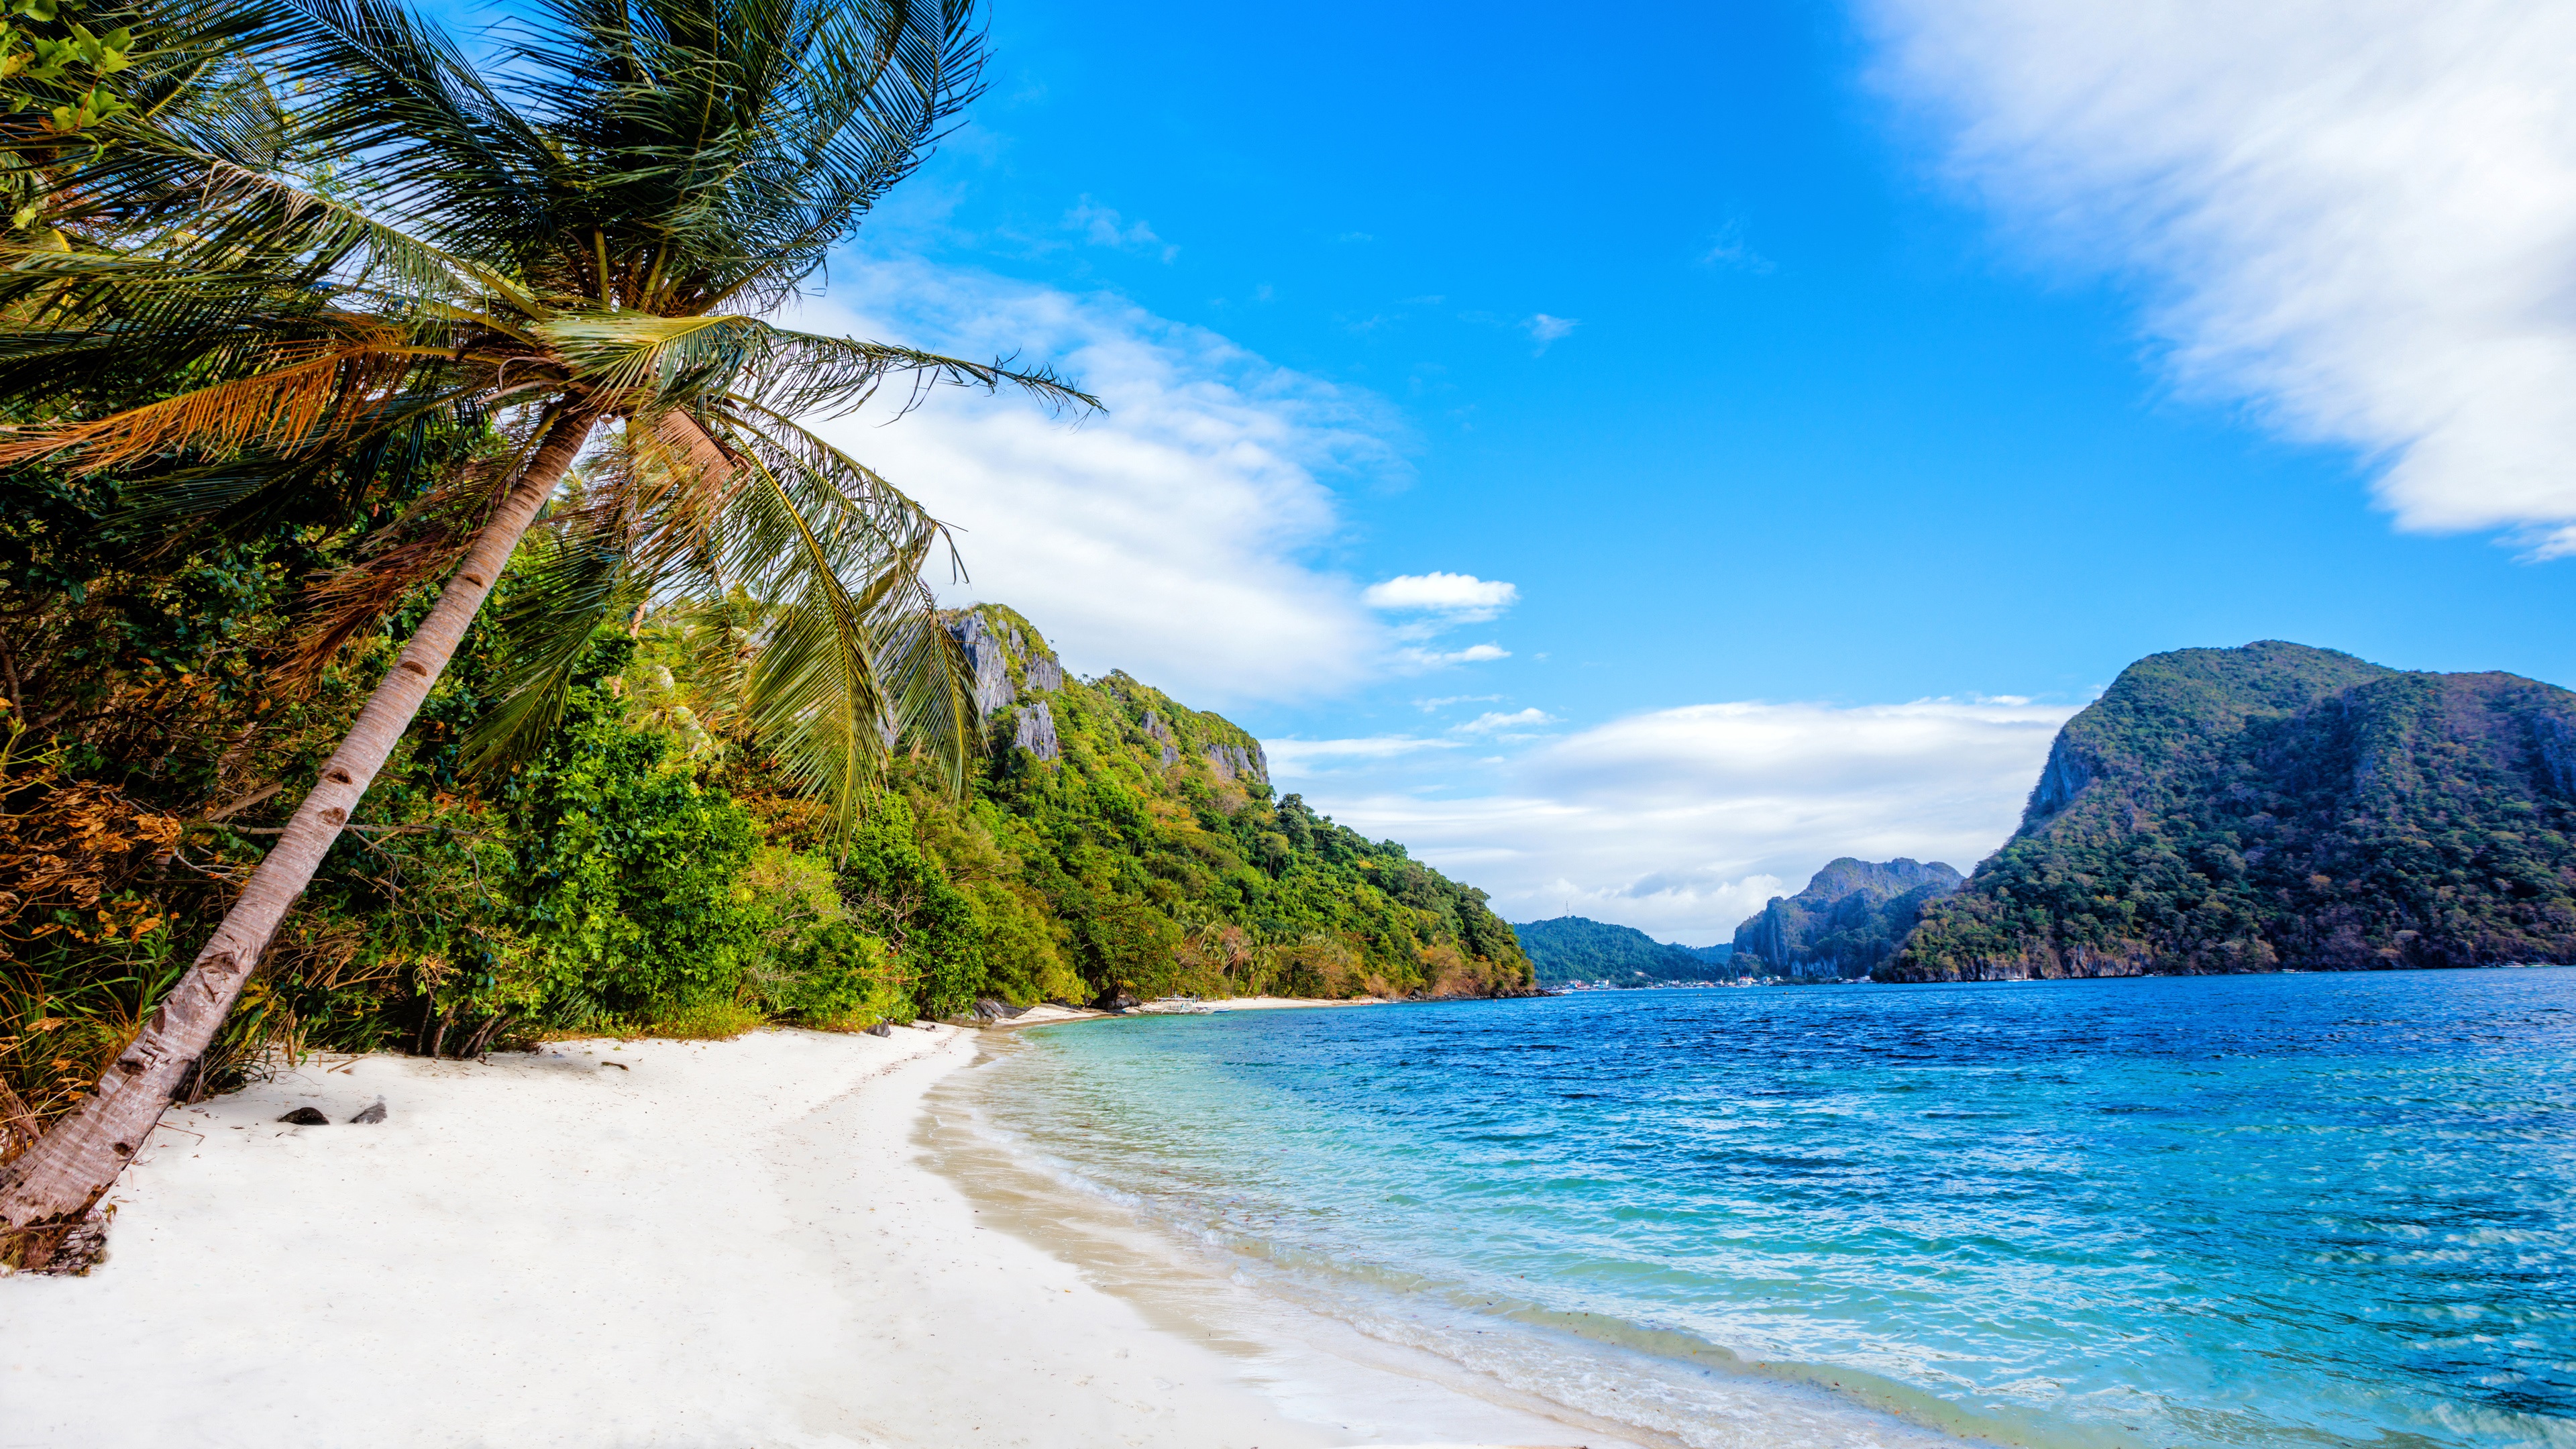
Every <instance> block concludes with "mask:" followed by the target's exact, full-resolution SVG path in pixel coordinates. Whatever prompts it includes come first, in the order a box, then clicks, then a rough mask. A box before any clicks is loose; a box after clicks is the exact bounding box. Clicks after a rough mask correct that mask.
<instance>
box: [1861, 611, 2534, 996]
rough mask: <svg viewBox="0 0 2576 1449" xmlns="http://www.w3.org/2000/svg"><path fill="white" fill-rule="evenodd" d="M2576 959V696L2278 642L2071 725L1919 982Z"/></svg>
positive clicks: (1972, 882) (1918, 961)
mask: <svg viewBox="0 0 2576 1449" xmlns="http://www.w3.org/2000/svg"><path fill="white" fill-rule="evenodd" d="M2569 961H2576V694H2570V693H2569V692H2568V691H2566V690H2563V689H2559V688H2557V687H2555V686H2552V685H2547V684H2542V683H2539V682H2537V681H2534V680H2529V679H2523V678H2520V677H2518V676H2515V675H2511V674H2431V673H2409V672H2401V671H2398V670H2394V669H2387V668H2383V667H2381V666H2379V665H2375V664H2370V663H2367V662H2365V661H2363V660H2360V659H2356V658H2354V657H2352V656H2351V655H2348V654H2339V653H2336V652H2334V651H2332V650H2326V649H2312V648H2308V647H2306V646H2303V645H2298V644H2285V643H2280V642H2265V643H2259V644H2251V645H2247V646H2246V647H2244V648H2241V649H2184V650H2178V651H2176V652H2174V653H2170V654H2157V655H2152V656H2150V657H2148V658H2146V659H2142V660H2140V661H2138V662H2137V663H2135V664H2133V665H2131V666H2129V668H2128V669H2126V670H2125V671H2123V672H2122V673H2121V675H2120V677H2119V679H2118V680H2117V681H2116V682H2115V683H2114V684H2113V685H2112V686H2111V688H2110V689H2109V690H2108V691H2107V692H2106V693H2104V695H2103V696H2102V698H2101V699H2099V700H2097V701H2095V702H2094V703H2093V704H2092V705H2091V706H2089V707H2087V708H2086V709H2085V710H2084V711H2083V712H2082V713H2080V714H2078V715H2077V716H2076V717H2075V718H2074V719H2072V720H2070V721H2068V722H2067V725H2066V728H2065V729H2064V730H2063V731H2061V732H2060V733H2059V735H2058V738H2057V742H2056V745H2055V746H2054V748H2052V749H2051V750H2050V752H2049V757H2048V763H2047V766H2046V767H2045V769H2043V771H2042V772H2041V775H2040V779H2039V783H2038V785H2037V786H2036V787H2035V788H2034V789H2033V790H2032V791H2031V796H2030V803H2029V806H2028V808H2027V809H2026V810H2025V811H2024V812H2023V816H2022V823H2021V828H2020V829H2019V830H2018V831H2017V832H2015V834H2014V835H2013V837H2012V839H2011V840H2010V841H2008V842H2006V844H2005V845H2004V847H2003V849H2001V850H1999V851H1997V852H1996V853H1995V854H1994V855H1993V856H1992V857H1990V858H1988V859H1987V860H1986V861H1985V863H1984V864H1982V865H1980V866H1978V867H1977V870H1976V873H1975V875H1973V876H1972V877H1970V879H1969V881H1968V884H1967V886H1966V887H1965V888H1964V889H1963V890H1962V891H1961V892H1960V893H1959V894H1958V895H1956V896H1954V897H1952V898H1951V899H1950V900H1949V901H1948V902H1946V903H1944V904H1942V905H1940V906H1937V907H1935V908H1933V909H1932V910H1931V911H1930V912H1929V913H1928V914H1927V915H1926V916H1925V918H1924V920H1923V923H1922V925H1921V926H1920V927H1919V928H1918V929H1917V930H1916V931H1915V933H1914V935H1913V936H1912V937H1911V938H1909V939H1908V940H1907V942H1906V943H1905V947H1904V949H1903V950H1902V951H1900V952H1899V953H1898V955H1897V957H1896V958H1895V959H1894V960H1893V961H1892V962H1890V963H1889V964H1888V965H1887V966H1886V967H1884V968H1882V969H1881V970H1880V972H1879V973H1878V974H1879V976H1880V977H1881V979H1888V980H1902V981H1925V980H1959V979H2010V978H2020V977H2030V976H2114V975H2134V974H2139V973H2146V972H2225V971H2269V970H2276V969H2281V968H2285V967H2287V968H2300V969H2309V970H2321V969H2349V968H2356V967H2399V966H2479V965H2493V964H2498V963H2507V962H2569Z"/></svg>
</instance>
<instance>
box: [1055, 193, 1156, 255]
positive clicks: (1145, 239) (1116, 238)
mask: <svg viewBox="0 0 2576 1449" xmlns="http://www.w3.org/2000/svg"><path fill="white" fill-rule="evenodd" d="M1064 225H1065V229H1066V230H1068V231H1078V232H1081V233H1082V235H1083V239H1084V240H1085V241H1088V242H1090V243H1091V244H1092V245H1093V246H1097V247H1114V248H1116V249H1117V250H1119V251H1126V252H1148V253H1159V254H1160V255H1161V257H1162V259H1163V260H1164V261H1167V262H1168V261H1170V260H1171V259H1172V258H1174V257H1177V256H1179V255H1180V254H1181V249H1180V248H1179V247H1176V246H1173V245H1171V244H1170V243H1168V242H1166V241H1164V240H1163V239H1162V238H1161V237H1158V236H1156V235H1154V229H1153V228H1152V227H1150V226H1147V225H1146V224H1145V223H1144V222H1143V221H1142V220H1141V219H1140V220H1137V221H1134V222H1130V221H1128V220H1127V219H1126V218H1125V217H1122V216H1120V215H1119V214H1118V213H1117V212H1116V211H1115V210H1114V209H1112V208H1110V207H1106V206H1101V205H1099V204H1097V203H1095V202H1094V201H1092V199H1091V198H1090V197H1088V196H1086V197H1084V198H1082V202H1081V204H1080V205H1078V206H1076V207H1074V208H1073V210H1071V211H1068V212H1066V213H1065V214H1064Z"/></svg>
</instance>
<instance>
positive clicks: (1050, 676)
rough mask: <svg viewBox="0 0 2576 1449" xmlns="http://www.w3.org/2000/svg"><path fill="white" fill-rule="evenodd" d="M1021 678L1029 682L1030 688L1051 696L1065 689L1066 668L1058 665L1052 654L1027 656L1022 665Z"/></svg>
mask: <svg viewBox="0 0 2576 1449" xmlns="http://www.w3.org/2000/svg"><path fill="white" fill-rule="evenodd" d="M1020 677H1021V678H1023V679H1025V680H1027V681H1028V686H1029V688H1031V689H1043V690H1045V691H1047V692H1048V693H1050V694H1052V693H1054V692H1055V691H1057V690H1059V689H1062V688H1064V666H1063V665H1061V664H1058V663H1056V662H1055V656H1054V655H1052V654H1032V655H1028V656H1026V657H1025V659H1024V661H1023V662H1022V664H1021V665H1020Z"/></svg>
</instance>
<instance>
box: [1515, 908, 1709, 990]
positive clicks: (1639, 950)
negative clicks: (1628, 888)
mask: <svg viewBox="0 0 2576 1449" xmlns="http://www.w3.org/2000/svg"><path fill="white" fill-rule="evenodd" d="M1512 929H1513V930H1514V931H1515V932H1517V933H1518V934H1519V936H1520V941H1521V946H1522V948H1523V949H1524V950H1526V951H1528V952H1529V958H1530V961H1531V962H1532V964H1534V965H1535V966H1537V968H1538V979H1539V984H1541V985H1543V986H1562V985H1564V984H1565V983H1566V982H1569V981H1607V982H1609V983H1610V984H1611V985H1613V986H1639V985H1645V984H1648V983H1651V982H1656V981H1708V980H1711V979H1714V978H1716V977H1718V976H1720V975H1723V974H1725V970H1726V958H1727V956H1728V955H1729V954H1731V952H1730V951H1728V950H1726V949H1724V948H1720V950H1719V954H1717V955H1714V956H1711V955H1707V954H1704V952H1705V951H1706V949H1707V948H1702V950H1701V951H1693V950H1691V949H1690V948H1688V947H1686V946H1668V945H1666V944H1664V943H1663V942H1661V941H1658V940H1656V939H1655V938H1654V937H1652V936H1649V935H1647V934H1646V933H1645V932H1643V931H1640V930H1638V929H1637V928H1636V927H1634V926H1614V925H1611V924H1610V923H1609V922H1607V921H1595V920H1591V919H1588V918H1586V917H1583V916H1558V917H1556V918H1554V919H1553V920H1546V921H1531V922H1529V923H1528V924H1527V925H1520V926H1514V927H1513V928H1512Z"/></svg>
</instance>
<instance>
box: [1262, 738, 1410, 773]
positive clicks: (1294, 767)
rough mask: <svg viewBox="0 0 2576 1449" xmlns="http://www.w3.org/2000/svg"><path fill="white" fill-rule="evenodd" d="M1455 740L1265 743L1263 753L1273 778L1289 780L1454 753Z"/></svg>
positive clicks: (1266, 741)
mask: <svg viewBox="0 0 2576 1449" xmlns="http://www.w3.org/2000/svg"><path fill="white" fill-rule="evenodd" d="M1458 747H1459V745H1458V741H1456V740H1426V739H1419V738H1416V737H1415V736H1412V735H1371V736H1368V737H1366V738H1362V739H1348V740H1263V741H1262V742H1261V752H1262V754H1263V755H1264V756H1265V757H1267V758H1268V760H1269V761H1270V773H1271V776H1272V778H1274V779H1278V780H1282V781H1288V780H1306V779H1313V778H1315V777H1316V776H1319V775H1329V774H1332V773H1333V772H1334V771H1335V770H1336V768H1338V767H1341V766H1345V765H1349V764H1352V763H1354V762H1362V761H1375V760H1392V759H1396V758H1399V757H1401V756H1404V755H1416V754H1420V753H1421V752H1423V751H1424V750H1454V749H1457V748H1458Z"/></svg>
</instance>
